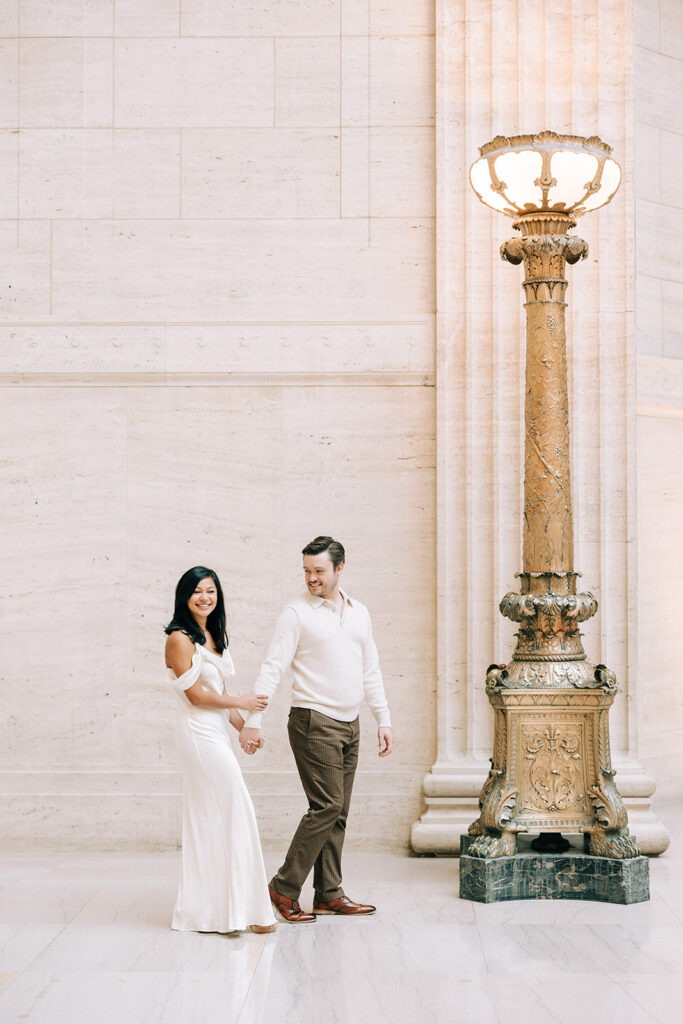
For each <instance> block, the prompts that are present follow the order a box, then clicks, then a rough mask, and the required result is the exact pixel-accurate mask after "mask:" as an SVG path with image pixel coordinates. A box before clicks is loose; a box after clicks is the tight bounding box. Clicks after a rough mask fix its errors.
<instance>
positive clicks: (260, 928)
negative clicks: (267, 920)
mask: <svg viewBox="0 0 683 1024" xmlns="http://www.w3.org/2000/svg"><path fill="white" fill-rule="evenodd" d="M276 928H277V921H275V922H274V924H250V925H249V931H251V932H255V934H256V935H264V934H265V933H266V932H274V931H275V929H276Z"/></svg>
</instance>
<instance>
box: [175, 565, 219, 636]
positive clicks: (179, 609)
mask: <svg viewBox="0 0 683 1024" xmlns="http://www.w3.org/2000/svg"><path fill="white" fill-rule="evenodd" d="M207 576H210V577H211V579H212V580H213V582H214V583H215V584H216V607H215V608H214V610H213V611H212V612H211V614H210V615H209V617H208V618H207V620H206V628H207V631H208V632H209V633H210V634H211V636H212V637H213V642H214V644H215V645H216V650H217V651H218V653H219V654H222V653H223V651H224V650H225V648H226V647H227V646H228V644H229V642H230V641H229V640H228V634H227V632H226V624H225V601H224V600H223V590H222V589H221V582H220V580H219V579H218V576H217V575H216V573H215V572H214V571H213V569H207V568H206V567H205V566H203V565H195V566H194V567H193V568H192V569H188V570H187V572H184V573H183V575H182V576H181V577H180V579H179V580H178V583H177V584H176V588H175V608H174V609H173V618H172V619H171V621H170V622H169V624H168V626H166V629H165V630H164V632H165V633H167V634H168V633H174V632H175V631H176V630H178V629H179V630H180V631H181V633H186V634H187V636H189V638H190V640H192V642H193V643H195V644H199V645H200V647H201V646H203V645H204V644H205V643H206V634H205V633H204V630H203V629H202V628H201V626H200V625H199V623H198V622H197V620H196V619H195V617H194V615H193V614H192V613H191V611H190V609H189V608H188V607H187V602H188V601H189V600H190V598H191V597H192V595H193V594H194V592H195V590H196V589H197V584H198V583H199V582H201V580H205V579H206V577H207Z"/></svg>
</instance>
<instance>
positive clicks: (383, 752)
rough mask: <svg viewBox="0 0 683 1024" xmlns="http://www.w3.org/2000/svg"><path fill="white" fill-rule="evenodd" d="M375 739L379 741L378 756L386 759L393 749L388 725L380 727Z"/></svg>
mask: <svg viewBox="0 0 683 1024" xmlns="http://www.w3.org/2000/svg"><path fill="white" fill-rule="evenodd" d="M377 739H378V741H379V756H380V757H387V756H388V755H389V754H390V753H391V751H392V750H393V748H394V739H393V735H392V732H391V729H390V728H389V726H388V725H380V727H379V729H378V730H377Z"/></svg>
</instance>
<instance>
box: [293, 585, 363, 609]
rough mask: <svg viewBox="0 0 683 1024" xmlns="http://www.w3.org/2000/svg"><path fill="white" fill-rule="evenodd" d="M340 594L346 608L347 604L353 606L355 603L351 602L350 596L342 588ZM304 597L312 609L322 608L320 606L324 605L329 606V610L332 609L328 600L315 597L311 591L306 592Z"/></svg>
mask: <svg viewBox="0 0 683 1024" xmlns="http://www.w3.org/2000/svg"><path fill="white" fill-rule="evenodd" d="M339 593H340V594H341V596H342V601H343V602H344V607H346V605H347V604H348V605H351V606H353V601H352V600H351V598H350V597H349V595H348V594H347V593H346V591H345V590H342V588H341V587H340V588H339ZM304 597H305V598H306V600H307V601H308V603H309V604H310V605H311V607H312V608H320V606H321V605H323V604H324V605H327V606H328V608H331V607H332V606H331V605H330V602H329V601H328V600H326V598H324V597H314V596H313V594H311V592H310V590H306V591H304Z"/></svg>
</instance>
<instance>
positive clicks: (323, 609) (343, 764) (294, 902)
mask: <svg viewBox="0 0 683 1024" xmlns="http://www.w3.org/2000/svg"><path fill="white" fill-rule="evenodd" d="M302 554H303V558H304V562H303V567H304V577H305V580H306V586H307V588H308V590H307V592H305V593H304V594H303V595H302V596H301V597H299V598H297V600H295V601H292V603H291V604H289V605H287V607H286V608H285V610H284V611H283V612H282V614H281V615H280V618H279V619H278V621H277V625H276V627H275V635H274V637H273V639H272V641H271V644H270V647H269V648H268V653H267V655H266V660H265V661H264V663H263V665H262V666H261V671H260V673H259V676H258V679H257V681H256V683H255V684H254V691H255V692H256V693H262V694H267V696H268V697H272V696H273V694H274V693H275V690H276V689H277V687H278V685H279V683H280V680H281V679H282V676H283V675H284V673H285V672H286V670H287V669H288V668H290V667H291V670H292V679H293V682H292V708H291V711H290V713H289V722H288V732H289V741H290V744H291V747H292V752H293V754H294V758H295V760H296V766H297V768H298V770H299V777H300V779H301V783H302V785H303V787H304V791H305V793H306V796H307V798H308V811H307V812H306V814H305V815H304V816H303V818H302V819H301V822H300V823H299V827H298V828H297V830H296V832H295V834H294V838H293V839H292V842H291V843H290V846H289V850H288V851H287V856H286V857H285V861H284V864H283V865H282V867H281V868H280V869H279V871H278V872H277V874H276V875H275V876H274V877H273V878H272V879H271V882H270V885H269V887H268V888H269V892H270V898H271V902H272V904H273V906H274V907H275V908H276V910H278V911H279V912H280V914H281V915H282V916H283V917H284V918H285V920H286V921H291V922H294V923H303V922H307V921H315V915H316V914H346V915H349V914H372V913H374V911H375V909H376V908H375V907H373V906H370V905H369V904H362V903H354V902H353V900H350V899H349V898H348V897H347V896H346V895H345V894H344V890H343V889H342V885H341V882H342V874H341V854H342V846H343V843H344V834H345V830H346V818H347V815H348V812H349V804H350V801H351V788H352V786H353V779H354V775H355V773H356V765H357V763H358V745H359V729H358V710H359V706H360V702H361V700H362V699H363V697H365V700H366V701H367V702H368V704H369V706H370V709H371V710H372V713H373V715H374V716H375V719H376V721H377V724H378V729H377V737H378V740H379V756H380V757H386V756H387V755H388V754H390V753H391V748H392V733H391V722H390V717H389V708H388V705H387V700H386V697H385V694H384V685H383V683H382V673H381V672H380V667H379V658H378V655H377V648H376V647H375V642H374V640H373V638H372V627H371V624H370V616H369V614H368V611H367V608H366V607H365V605H363V604H361V603H360V601H356V600H355V599H354V600H352V599H351V598H350V597H349V596H348V594H346V593H344V591H343V590H340V588H339V578H340V576H341V574H342V571H343V569H344V548H343V547H342V545H341V544H340V543H339V541H336V540H333V539H332V537H316V538H315V540H313V541H311V543H310V544H307V545H306V547H305V548H304V549H303V551H302ZM261 719H262V712H258V713H252V714H250V715H248V716H247V718H246V721H245V725H244V728H243V729H242V732H241V733H240V743H241V745H242V747H243V749H244V750H245V751H246V752H247V753H253V752H254V751H255V750H256V749H257V748H258V747H260V746H262V745H263V733H262V731H261ZM311 868H313V886H314V893H315V895H314V901H313V911H314V912H313V913H312V914H308V913H305V912H304V911H303V910H302V909H301V907H300V906H299V902H298V901H299V894H300V892H301V887H302V885H303V884H304V882H305V881H306V878H307V877H308V874H309V873H310V870H311Z"/></svg>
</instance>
